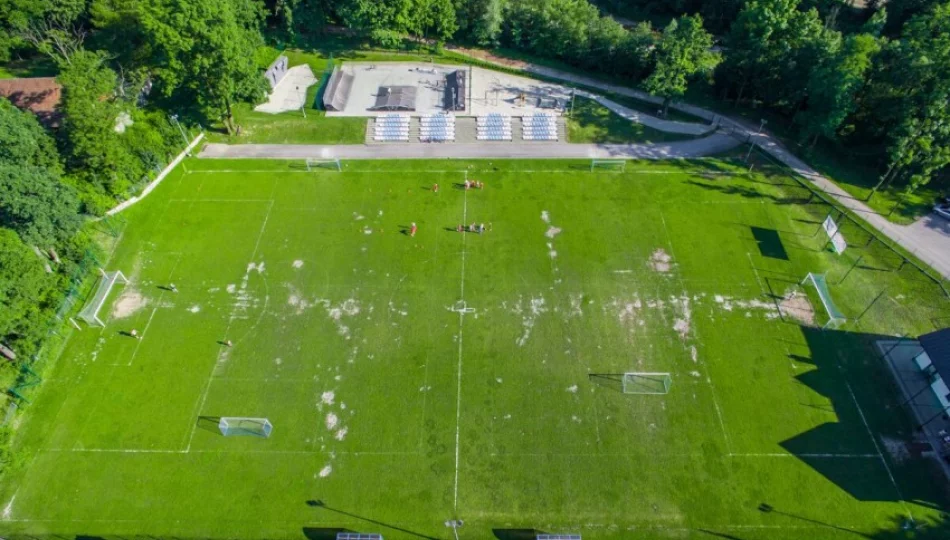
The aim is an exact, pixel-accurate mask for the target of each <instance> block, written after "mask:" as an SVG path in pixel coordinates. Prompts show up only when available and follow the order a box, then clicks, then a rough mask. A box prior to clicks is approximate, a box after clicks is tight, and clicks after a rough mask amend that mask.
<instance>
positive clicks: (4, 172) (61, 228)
mask: <svg viewBox="0 0 950 540" xmlns="http://www.w3.org/2000/svg"><path fill="white" fill-rule="evenodd" d="M81 223H82V219H81V218H80V216H79V199H78V198H77V197H76V192H75V190H73V189H72V188H71V187H69V186H67V185H65V184H63V183H62V182H61V181H60V179H59V178H58V177H56V175H55V174H53V173H51V172H50V171H49V170H48V169H40V168H36V167H23V166H17V165H0V226H2V227H7V228H9V229H12V230H14V231H16V233H17V234H19V235H20V238H21V239H22V240H23V242H25V243H27V244H31V245H35V246H42V247H53V246H55V245H57V244H59V243H62V242H64V241H65V240H66V239H68V238H69V237H70V236H72V235H73V234H75V232H76V231H77V230H78V229H79V225H80V224H81Z"/></svg>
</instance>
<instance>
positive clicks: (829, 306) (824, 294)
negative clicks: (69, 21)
mask: <svg viewBox="0 0 950 540" xmlns="http://www.w3.org/2000/svg"><path fill="white" fill-rule="evenodd" d="M806 283H811V284H812V285H813V286H814V287H815V290H816V291H817V292H818V298H819V299H820V300H821V305H822V306H824V308H825V313H827V314H828V322H826V323H825V325H824V326H822V328H828V327H831V328H838V327H839V326H841V325H842V324H844V323H846V322H848V318H847V317H845V316H844V313H842V312H841V310H839V309H838V306H836V305H835V302H834V300H833V299H832V298H831V291H830V290H829V289H828V282H827V281H826V280H825V275H824V274H815V273H812V272H809V273H808V275H807V276H805V279H803V280H802V285H804V284H806Z"/></svg>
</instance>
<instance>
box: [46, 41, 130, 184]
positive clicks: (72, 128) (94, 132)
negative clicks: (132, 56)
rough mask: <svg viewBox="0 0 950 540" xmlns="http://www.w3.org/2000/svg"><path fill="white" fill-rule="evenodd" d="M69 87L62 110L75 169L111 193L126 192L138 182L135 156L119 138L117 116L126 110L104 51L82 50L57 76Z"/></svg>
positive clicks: (68, 153) (66, 143)
mask: <svg viewBox="0 0 950 540" xmlns="http://www.w3.org/2000/svg"><path fill="white" fill-rule="evenodd" d="M57 79H58V80H59V82H60V84H62V85H63V99H62V102H61V103H60V106H59V110H60V111H61V112H62V113H64V115H65V120H64V121H63V126H62V134H63V142H64V150H65V152H64V153H65V155H66V161H67V165H68V166H69V167H70V168H71V169H72V170H71V173H72V174H73V175H77V176H78V177H79V178H80V179H81V180H82V181H84V182H89V183H91V184H93V185H95V186H97V188H98V189H100V190H102V191H105V192H106V193H109V194H110V195H113V196H114V195H120V194H122V193H124V192H125V191H126V190H127V189H128V188H129V186H130V185H131V184H132V183H133V182H134V181H137V180H138V178H132V177H130V175H129V171H130V170H134V169H135V164H134V157H133V156H132V155H130V154H129V152H128V150H127V149H126V148H125V146H124V145H122V143H121V142H120V140H119V134H118V133H117V132H116V129H115V126H116V119H117V118H118V116H119V114H120V113H122V112H123V110H122V107H121V104H120V103H119V102H118V101H117V100H116V99H115V98H116V96H115V94H116V87H117V78H116V74H115V72H114V71H112V70H111V69H109V68H108V66H106V65H105V58H104V57H103V55H102V54H101V53H95V52H90V51H85V50H83V51H80V52H77V53H76V54H75V55H73V57H72V60H71V62H70V64H68V65H65V66H63V71H62V72H61V73H60V75H59V77H58V78H57Z"/></svg>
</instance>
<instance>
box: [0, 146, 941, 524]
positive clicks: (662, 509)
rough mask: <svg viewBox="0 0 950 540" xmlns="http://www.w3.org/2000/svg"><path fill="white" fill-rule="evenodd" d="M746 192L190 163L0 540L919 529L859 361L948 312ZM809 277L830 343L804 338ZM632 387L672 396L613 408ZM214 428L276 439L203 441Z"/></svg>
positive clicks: (873, 366) (123, 247)
mask: <svg viewBox="0 0 950 540" xmlns="http://www.w3.org/2000/svg"><path fill="white" fill-rule="evenodd" d="M740 165H741V164H733V163H731V162H730V161H728V160H698V161H676V162H658V163H643V162H630V163H628V164H627V166H626V170H625V171H624V172H615V171H598V172H591V171H590V163H589V162H566V161H510V162H508V161H506V162H494V163H491V162H487V161H472V162H462V161H451V160H441V161H400V162H346V163H344V167H343V170H342V172H337V171H333V170H324V169H321V170H319V171H313V172H308V171H307V170H306V167H305V166H304V165H303V164H302V163H295V162H275V161H214V160H195V159H190V160H188V161H186V162H185V163H184V165H183V166H180V167H179V168H178V169H177V170H176V171H174V172H173V173H172V174H171V175H170V176H169V177H168V178H167V179H166V180H165V182H164V183H163V184H161V186H160V187H159V188H158V189H157V190H156V191H155V192H154V193H152V194H151V195H150V196H149V197H148V198H146V199H145V200H144V201H143V202H141V203H139V204H138V205H136V206H133V207H132V208H131V209H129V210H128V211H127V212H126V213H125V214H123V215H124V216H125V219H126V223H125V225H124V228H123V231H122V233H121V236H120V238H119V239H118V242H117V243H116V245H115V248H114V252H113V253H112V254H111V256H110V259H109V261H108V263H107V264H105V265H104V266H105V269H106V270H109V271H112V270H121V271H122V272H123V273H124V274H125V275H127V276H128V277H129V279H130V283H129V284H128V285H125V286H116V288H115V289H114V290H113V292H112V294H111V296H110V297H109V299H108V301H107V302H106V304H105V306H104V307H103V309H102V311H101V316H102V318H103V320H105V321H106V326H105V327H104V328H85V327H84V329H83V330H81V331H77V332H74V334H73V336H72V337H71V338H70V340H69V342H68V344H67V347H66V349H65V352H64V353H63V355H62V357H61V358H60V359H59V360H58V361H57V364H56V365H55V367H54V368H53V369H51V370H50V372H49V373H48V377H47V379H46V380H45V382H44V386H43V388H42V391H41V392H40V393H39V395H38V396H37V398H36V399H35V400H34V402H33V403H32V404H31V405H30V409H29V411H28V414H27V416H26V417H25V419H24V421H23V425H22V427H21V430H20V432H21V433H20V438H19V444H20V445H21V447H22V448H25V449H26V450H27V451H28V453H29V456H30V457H29V460H28V462H27V463H26V464H25V465H24V466H23V468H22V470H21V471H20V473H19V474H18V475H17V476H16V477H15V478H12V479H11V480H10V481H9V482H7V483H6V484H5V485H4V486H3V487H2V495H3V500H2V502H0V505H4V508H3V516H2V521H0V529H2V530H3V531H5V532H6V533H7V534H8V535H10V536H14V537H15V536H17V535H22V536H42V535H63V536H64V537H67V536H68V537H70V538H71V537H72V536H76V535H85V536H101V537H110V538H111V537H145V536H150V537H176V538H333V537H334V535H335V533H336V532H338V531H353V532H366V533H380V534H382V535H383V536H384V537H385V538H387V539H390V538H406V539H409V538H451V537H452V534H453V533H452V531H451V529H449V528H447V526H446V522H447V521H449V520H462V521H463V522H464V525H462V527H461V528H459V529H458V534H459V536H460V537H461V538H499V539H506V538H529V537H530V538H533V534H534V533H535V532H547V533H576V534H583V535H584V537H585V538H714V537H721V538H740V539H743V540H753V539H763V540H764V539H791V538H803V537H806V536H807V537H812V538H852V537H854V536H855V534H859V535H865V534H874V533H877V532H879V531H883V530H894V529H898V528H900V527H901V526H903V525H904V524H906V523H926V522H928V521H929V520H932V519H935V518H936V516H937V515H938V514H939V513H940V511H941V509H943V508H946V506H945V504H946V501H945V497H944V495H943V494H942V493H941V490H940V488H939V487H938V486H939V482H938V481H936V480H932V478H933V477H934V472H933V470H932V469H931V467H930V464H929V463H928V462H926V461H923V460H920V459H914V457H913V456H908V455H904V454H903V453H902V452H900V451H896V450H895V448H898V447H900V444H899V443H898V442H899V441H901V440H903V438H904V435H905V434H906V433H907V430H908V429H910V428H911V427H912V426H911V425H910V423H909V421H908V419H907V417H906V415H905V413H904V412H903V411H902V409H901V408H900V407H898V406H896V405H897V404H898V403H899V401H900V399H899V398H898V397H897V395H896V393H895V390H894V385H893V383H892V382H891V380H890V375H889V373H887V371H886V369H887V368H886V367H885V366H884V365H883V364H882V362H881V361H880V360H879V359H878V357H877V356H876V355H875V354H874V349H873V348H872V344H873V341H874V339H875V338H877V337H881V336H895V335H901V334H909V335H916V334H918V333H920V332H923V331H927V330H930V329H932V328H933V324H934V323H933V319H934V318H938V317H941V316H945V315H946V312H945V309H944V308H943V307H942V306H943V305H944V304H945V302H946V299H945V297H944V296H943V293H942V291H941V290H940V288H939V287H938V286H937V285H935V284H934V283H933V282H931V281H929V280H928V279H927V278H925V277H924V276H922V275H921V274H919V273H917V271H916V270H915V269H913V268H912V266H911V265H903V264H901V263H900V260H899V257H897V256H896V255H895V254H894V253H892V252H890V251H889V250H887V249H884V248H883V247H882V246H881V245H880V244H879V243H876V242H873V241H871V242H870V243H868V242H867V241H868V240H870V237H868V236H867V235H866V234H865V233H863V232H862V231H860V230H859V229H857V228H851V229H846V230H844V231H843V234H844V235H845V236H846V238H847V240H848V242H849V244H850V245H851V247H849V250H848V251H846V252H845V253H844V254H842V255H837V254H835V253H833V252H832V251H830V250H829V249H827V246H826V244H827V240H828V239H827V237H826V236H824V233H823V232H820V224H821V221H822V220H823V219H824V217H825V215H826V214H827V213H828V209H827V207H824V206H822V205H821V204H816V201H815V200H814V199H812V198H811V197H809V194H808V192H807V190H805V189H803V188H802V187H801V186H799V185H798V184H797V183H796V182H795V181H794V180H792V179H790V178H788V177H785V176H783V175H781V174H779V173H775V174H771V173H769V171H767V170H766V172H765V174H760V173H755V174H751V175H750V174H747V173H746V169H745V167H744V166H740ZM466 179H472V180H479V181H481V182H484V184H485V187H484V189H472V190H466V189H463V188H462V183H463V182H464V181H465V180H466ZM433 184H438V185H439V188H440V189H439V190H438V192H434V191H433V190H432V189H431V188H432V186H433ZM412 223H415V224H416V225H417V226H418V231H417V232H416V234H415V235H414V236H411V235H410V234H409V233H408V230H409V228H410V226H411V224H412ZM472 223H484V224H485V225H486V226H489V224H490V230H488V231H486V232H484V233H481V234H479V233H475V232H459V231H458V230H457V227H458V226H459V225H469V224H472ZM809 272H814V273H823V274H826V276H827V280H828V284H829V289H830V292H831V295H832V297H833V299H834V301H835V303H836V304H837V305H838V306H839V308H840V309H841V310H842V311H843V312H844V313H845V314H846V315H847V316H848V318H849V319H850V320H849V322H848V323H847V324H845V325H844V326H843V327H842V328H840V329H837V330H832V329H829V330H821V329H820V326H821V325H822V324H823V323H824V322H825V320H826V318H827V316H826V314H825V311H824V309H823V307H822V304H821V303H820V301H819V299H818V296H817V295H816V294H815V291H814V289H812V288H809V287H807V286H804V287H803V286H801V285H800V282H801V281H802V279H803V278H804V277H805V276H806V275H807V274H808V273H809ZM171 284H174V285H175V288H176V289H177V291H175V290H172V288H171V287H170V285H171ZM132 330H136V332H137V333H138V335H139V339H136V338H134V337H132V336H130V335H127V333H129V332H131V331H132ZM630 372H640V373H664V374H669V377H670V380H671V381H672V382H671V384H670V386H669V388H668V392H667V393H662V392H663V390H664V388H663V385H656V384H654V383H655V381H656V378H655V377H654V376H647V377H646V378H643V379H641V380H640V381H638V380H637V379H630V380H628V382H632V383H633V384H632V385H627V386H630V387H633V386H637V383H638V382H644V383H645V384H644V385H643V386H647V387H648V388H647V390H648V391H650V392H656V393H646V394H631V393H627V392H625V384H624V377H623V375H622V374H624V373H630ZM626 389H627V390H629V389H630V388H626ZM233 416H239V417H264V418H267V419H269V420H270V422H271V423H272V425H273V432H272V434H271V436H270V437H269V438H258V437H240V436H227V437H225V436H222V434H221V432H220V431H219V429H218V421H219V419H220V418H221V417H233Z"/></svg>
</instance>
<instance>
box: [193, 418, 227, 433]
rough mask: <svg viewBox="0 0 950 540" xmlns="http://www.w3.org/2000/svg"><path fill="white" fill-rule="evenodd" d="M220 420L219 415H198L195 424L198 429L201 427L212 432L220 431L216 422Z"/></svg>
mask: <svg viewBox="0 0 950 540" xmlns="http://www.w3.org/2000/svg"><path fill="white" fill-rule="evenodd" d="M220 421H221V417H220V416H199V417H198V422H197V424H196V425H197V426H198V429H203V430H205V431H210V432H212V433H221V430H220V429H219V428H218V422H220Z"/></svg>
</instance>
